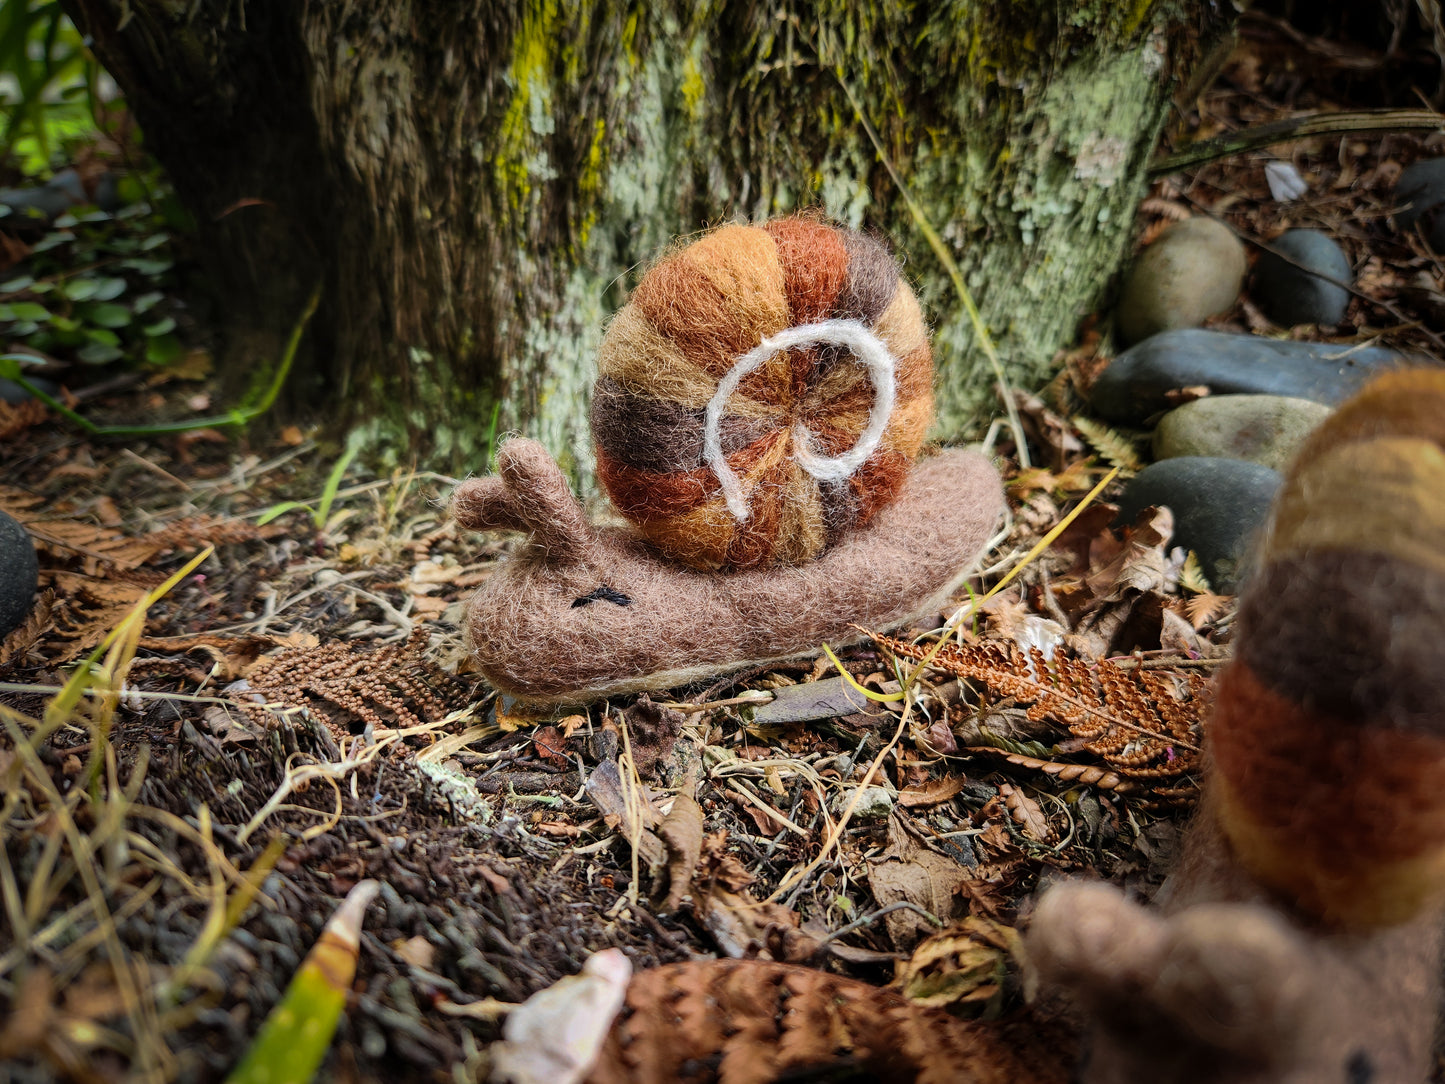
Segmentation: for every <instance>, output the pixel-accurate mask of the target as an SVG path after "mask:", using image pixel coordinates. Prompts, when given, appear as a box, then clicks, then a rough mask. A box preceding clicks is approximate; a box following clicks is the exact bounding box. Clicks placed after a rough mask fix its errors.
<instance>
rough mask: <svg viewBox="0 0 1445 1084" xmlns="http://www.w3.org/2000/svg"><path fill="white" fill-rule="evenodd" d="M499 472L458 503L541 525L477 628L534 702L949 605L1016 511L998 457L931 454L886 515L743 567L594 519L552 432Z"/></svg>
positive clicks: (513, 452) (472, 620) (494, 673)
mask: <svg viewBox="0 0 1445 1084" xmlns="http://www.w3.org/2000/svg"><path fill="white" fill-rule="evenodd" d="M498 461H499V469H498V473H497V474H495V475H493V476H491V477H487V478H476V479H472V480H470V481H467V482H464V483H462V485H461V486H459V487H458V488H457V490H456V492H455V494H454V496H453V498H452V515H453V516H454V517H455V519H456V520H457V522H458V523H459V524H461V525H462V526H464V527H469V528H472V529H475V530H487V529H496V528H505V529H511V530H520V531H524V532H526V533H527V536H528V538H527V543H526V544H525V545H524V546H523V547H521V548H520V549H519V550H518V551H517V552H515V553H514V554H513V555H512V556H511V557H510V558H509V559H508V560H507V561H505V562H503V563H502V564H501V565H500V566H499V567H498V568H497V569H496V571H494V572H493V573H492V575H491V576H490V577H489V578H488V580H487V582H486V583H485V584H484V585H483V586H482V588H481V589H480V590H479V591H478V592H477V594H476V595H475V596H474V597H473V599H472V601H471V604H470V605H469V607H468V613H467V635H468V640H469V642H470V644H471V648H472V652H473V654H474V656H475V658H476V659H477V662H478V665H479V667H480V669H481V671H482V673H483V675H484V676H485V677H486V678H487V680H488V681H489V682H491V683H492V685H493V686H495V687H496V688H498V689H500V690H501V691H503V692H505V693H507V694H509V695H511V696H513V697H515V698H517V699H518V700H521V701H523V702H525V703H528V704H533V705H539V706H542V705H557V704H572V703H581V702H586V701H588V700H593V699H597V698H599V697H603V696H610V695H614V694H619V693H626V692H636V691H639V690H643V689H652V690H657V689H667V688H672V687H673V686H676V685H679V684H681V683H683V682H685V681H690V680H695V679H699V678H703V677H707V676H711V675H716V674H718V673H720V672H726V671H727V670H730V669H737V668H739V667H743V666H747V665H750V664H761V663H766V662H776V661H780V660H782V659H787V658H796V657H799V656H801V655H807V654H812V653H815V652H816V651H817V650H818V645H819V644H820V643H823V642H827V643H831V644H843V643H849V642H853V641H855V640H857V639H859V638H860V637H861V635H862V634H861V633H860V632H859V631H858V629H857V628H855V627H854V625H855V624H856V625H863V626H865V627H872V628H875V629H883V628H894V627H897V626H898V625H900V624H902V623H903V622H905V621H907V620H909V619H911V618H913V617H916V616H919V615H921V614H924V613H928V612H930V611H931V612H933V613H936V612H938V611H937V608H938V607H940V606H942V605H944V604H945V602H946V600H947V598H948V596H949V595H950V594H951V593H952V592H953V591H954V590H955V589H956V588H957V587H958V586H959V584H960V583H961V581H962V580H963V578H964V576H965V575H966V574H967V573H968V572H969V571H970V569H971V563H972V561H973V559H974V558H975V557H976V555H977V554H978V552H979V551H980V550H981V549H982V548H983V546H984V544H985V543H986V542H987V540H988V537H989V535H990V534H992V532H993V530H994V528H995V526H996V525H997V523H998V521H999V518H1000V517H1001V515H1002V514H1003V508H1004V502H1003V488H1002V486H1001V484H1000V482H999V478H998V474H997V472H996V471H995V470H994V468H993V464H992V463H990V462H989V460H988V459H986V458H985V457H983V456H981V455H978V454H976V453H973V452H966V451H953V452H944V453H941V454H939V455H936V456H932V457H930V458H928V459H926V460H924V461H922V462H920V463H919V464H918V465H917V466H916V467H915V469H914V470H913V472H912V473H911V474H910V476H909V478H908V479H907V482H906V483H905V485H904V487H903V491H902V492H901V493H900V494H899V496H898V499H897V500H896V501H894V502H893V503H892V504H891V505H889V506H888V507H887V508H885V509H884V510H883V511H882V512H881V513H880V514H879V516H878V520H877V522H876V523H875V525H874V527H873V528H871V529H865V530H861V531H855V532H853V533H852V534H850V535H849V536H848V537H847V538H845V539H843V540H842V541H841V542H839V544H838V545H836V546H834V547H832V548H830V549H829V550H828V551H827V552H826V553H824V554H823V555H822V556H820V557H819V558H817V559H816V560H814V561H811V562H808V563H807V564H804V565H798V566H794V567H787V568H766V569H751V570H745V571H738V572H721V571H705V570H698V569H692V568H688V567H686V566H684V565H680V564H678V563H676V562H672V561H667V560H663V559H661V558H659V556H658V554H657V552H656V550H655V549H653V547H652V546H651V545H650V544H649V543H648V542H647V541H646V540H645V539H643V538H642V537H640V536H639V535H638V534H636V533H635V532H632V531H628V530H624V529H621V528H605V527H604V528H598V527H594V526H593V525H592V524H590V523H589V522H588V521H587V518H586V516H585V514H584V513H583V511H582V506H581V504H580V503H578V501H577V499H576V498H575V497H574V496H573V495H572V492H571V490H570V489H569V488H568V486H567V480H566V478H564V477H563V475H562V472H561V470H560V469H559V468H558V467H557V465H556V463H554V462H553V460H552V458H551V456H550V455H548V454H547V451H546V449H544V448H543V447H542V446H541V445H540V444H538V443H536V442H535V441H530V440H522V439H513V440H509V441H507V442H506V443H505V444H503V445H502V449H501V452H500V454H499V456H498Z"/></svg>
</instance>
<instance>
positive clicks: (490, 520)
mask: <svg viewBox="0 0 1445 1084" xmlns="http://www.w3.org/2000/svg"><path fill="white" fill-rule="evenodd" d="M598 370H599V377H598V380H597V385H596V389H595V392H594V396H593V403H592V413H591V422H592V435H593V438H594V441H595V444H596V449H597V476H598V479H599V480H600V481H601V483H602V486H603V488H604V489H605V490H606V491H607V493H608V495H609V496H610V497H611V499H612V503H613V504H614V506H615V507H616V508H617V510H618V511H619V512H621V513H622V515H623V516H624V517H625V518H626V519H628V520H629V521H630V523H631V526H632V529H631V530H627V529H605V528H604V529H597V528H594V527H593V526H592V525H591V524H589V523H588V522H587V519H586V516H585V515H584V513H583V511H582V507H581V505H580V504H579V503H578V502H577V500H576V498H575V497H574V496H573V495H572V492H571V490H570V489H569V488H568V485H567V482H566V479H565V478H564V477H563V476H562V473H561V471H560V470H558V468H557V465H556V464H555V463H554V462H553V461H552V459H551V457H550V456H549V455H548V454H547V452H546V451H545V449H543V448H542V446H541V445H539V444H537V443H535V442H533V441H528V440H521V439H514V440H510V441H507V442H506V443H504V444H503V445H502V448H501V450H500V453H499V456H498V460H499V470H498V473H497V474H496V475H494V476H492V477H489V478H479V479H473V480H470V481H467V482H464V483H463V484H462V485H461V486H459V487H458V488H457V490H456V492H455V494H454V496H453V500H452V509H453V514H454V516H455V517H456V519H457V521H458V522H459V523H460V524H462V525H463V526H466V527H472V528H475V529H490V528H510V529H513V530H520V531H524V532H526V533H527V535H528V541H527V544H526V545H524V546H523V547H521V548H520V549H519V550H518V551H517V552H516V553H515V554H514V555H513V556H512V557H511V559H510V560H508V561H506V562H504V563H503V564H502V566H501V567H500V568H498V569H497V571H496V572H494V573H493V574H492V576H491V578H490V579H489V580H488V581H487V583H486V584H485V585H484V586H483V587H482V589H481V590H480V591H479V592H478V593H477V595H476V596H475V597H474V598H473V600H472V602H471V605H470V608H469V614H468V636H469V640H470V642H471V646H472V649H473V654H474V656H475V657H476V659H477V662H478V664H479V667H480V669H481V671H482V673H483V675H484V676H486V677H487V679H488V680H489V681H491V682H492V684H493V685H495V686H496V687H497V688H498V689H500V690H502V691H503V692H506V693H509V694H511V695H512V696H514V697H516V698H518V699H519V700H521V701H524V702H526V703H528V704H531V705H535V706H543V705H557V704H573V703H580V702H585V701H587V700H590V699H594V698H597V697H601V696H607V695H611V694H614V693H624V692H630V691H637V690H642V689H654V690H655V689H665V688H670V687H672V686H675V685H678V684H681V683H682V682H684V681H688V680H693V679H697V678H702V677H705V676H713V675H716V674H718V673H723V672H726V671H728V670H730V669H737V668H740V667H743V666H747V665H750V664H757V663H764V662H773V661H779V660H782V659H787V658H797V657H801V656H804V655H810V654H813V653H814V652H816V651H817V650H818V645H819V644H821V643H824V642H828V643H832V644H842V643H848V642H851V641H854V640H857V639H858V638H859V637H860V635H861V634H860V633H859V631H858V629H857V628H855V626H859V625H861V626H865V627H871V628H873V629H875V630H882V629H888V628H896V627H898V626H899V625H900V624H902V623H904V622H905V621H907V620H910V619H912V618H914V617H919V616H922V615H924V614H928V613H930V612H931V613H934V614H936V613H937V612H938V608H939V607H941V606H942V605H944V604H945V602H946V600H947V598H948V596H949V595H950V594H951V592H952V591H953V590H955V589H956V588H957V587H958V586H959V584H960V583H962V581H963V579H964V577H965V576H966V575H967V573H968V572H969V570H970V569H971V567H972V564H973V561H974V559H975V558H976V557H977V556H978V554H979V551H980V550H981V549H982V548H983V547H984V545H985V544H986V542H987V540H988V538H989V536H990V535H991V534H992V533H993V530H994V528H995V527H996V526H997V524H998V521H999V519H1000V517H1001V516H1002V514H1003V511H1004V501H1003V489H1002V484H1001V483H1000V480H999V477H998V472H997V471H996V470H995V469H994V467H993V465H992V464H991V463H990V462H989V461H988V460H987V459H986V458H984V457H983V456H981V455H977V454H975V453H970V452H963V451H947V452H942V453H940V454H938V455H935V456H931V457H929V458H927V459H926V460H923V461H920V462H919V463H917V464H915V462H914V460H915V458H916V457H917V455H918V453H919V449H920V447H921V446H922V443H923V439H924V434H925V433H926V431H927V429H928V426H929V425H930V423H931V421H932V418H933V387H932V377H933V360H932V353H931V348H930V346H929V342H928V329H927V327H926V325H925V324H924V321H923V316H922V313H921V312H920V310H919V307H918V301H917V299H916V298H915V297H914V295H913V292H912V290H910V289H909V287H908V284H907V283H906V282H904V281H903V279H902V277H901V276H900V274H899V272H898V266H897V264H896V263H895V262H894V259H893V257H892V256H891V255H890V254H889V253H888V251H887V249H885V248H884V247H883V245H882V244H880V243H879V242H878V241H876V240H874V239H872V238H870V237H868V236H866V235H864V234H862V233H859V232H857V231H854V230H848V229H844V228H842V227H839V226H835V225H832V224H830V223H827V222H825V221H823V220H822V219H819V218H814V217H797V218H788V219H780V220H777V221H773V222H767V223H764V224H762V225H758V226H725V227H722V228H720V229H717V230H713V231H711V232H710V233H707V234H705V235H704V236H703V237H702V238H701V239H700V240H698V241H695V242H693V243H692V244H691V245H688V246H687V247H685V248H681V249H679V250H677V251H675V252H674V253H673V254H671V255H670V256H667V257H665V258H664V259H662V260H660V261H659V262H658V263H657V264H656V265H655V266H653V267H652V268H651V269H650V270H649V271H648V272H647V273H646V274H645V275H644V276H643V277H642V279H641V281H640V282H639V283H638V285H637V288H636V289H635V290H634V291H633V294H632V298H631V300H630V301H629V303H628V304H627V305H626V306H624V307H623V309H622V310H621V311H620V312H619V313H618V314H617V316H616V317H615V318H614V320H613V321H612V323H611V325H610V326H609V328H608V330H607V333H606V335H605V337H604V339H603V342H602V345H601V348H600V351H599V357H598Z"/></svg>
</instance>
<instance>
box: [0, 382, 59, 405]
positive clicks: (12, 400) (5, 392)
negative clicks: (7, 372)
mask: <svg viewBox="0 0 1445 1084" xmlns="http://www.w3.org/2000/svg"><path fill="white" fill-rule="evenodd" d="M25 379H26V380H28V381H30V383H32V384H34V385H35V386H36V387H37V388H39V389H40V390H41V391H43V392H44V393H45V394H46V395H59V394H60V385H59V384H57V383H56V382H55V381H53V380H46V379H45V378H44V377H43V376H27V377H26V378H25ZM33 398H35V396H33V395H31V394H30V393H29V392H28V391H26V390H25V389H24V388H22V387H21V386H20V385H19V384H17V383H15V381H13V380H5V379H4V378H0V400H4V401H5V402H7V403H9V404H10V405H11V406H15V405H16V404H18V403H23V402H26V401H27V400H29V399H33Z"/></svg>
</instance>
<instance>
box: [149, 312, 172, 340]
mask: <svg viewBox="0 0 1445 1084" xmlns="http://www.w3.org/2000/svg"><path fill="white" fill-rule="evenodd" d="M175 329H176V322H175V320H173V319H172V318H171V317H169V316H162V317H161V318H160V319H159V320H157V321H156V322H155V323H153V324H146V326H145V327H143V328H141V330H142V331H144V332H145V333H146V334H147V335H150V336H152V337H154V336H156V335H169V334H170V333H171V332H172V331H174V330H175Z"/></svg>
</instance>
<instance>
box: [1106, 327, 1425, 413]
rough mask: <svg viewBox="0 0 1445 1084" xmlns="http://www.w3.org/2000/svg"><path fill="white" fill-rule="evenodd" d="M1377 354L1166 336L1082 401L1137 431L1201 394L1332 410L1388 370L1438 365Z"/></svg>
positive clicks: (1202, 335) (1195, 333)
mask: <svg viewBox="0 0 1445 1084" xmlns="http://www.w3.org/2000/svg"><path fill="white" fill-rule="evenodd" d="M1438 364H1439V363H1438V362H1435V361H1433V360H1431V359H1429V358H1424V357H1416V356H1407V355H1403V354H1397V353H1396V352H1395V351H1393V350H1386V349H1384V348H1383V347H1378V346H1371V347H1355V346H1346V345H1341V344H1339V343H1302V342H1284V341H1281V340H1278V339H1265V338H1261V337H1260V336H1257V335H1231V334H1228V333H1226V332H1221V331H1205V330H1203V329H1202V328H1184V329H1181V330H1179V331H1165V332H1162V333H1160V334H1158V335H1155V336H1152V337H1151V338H1148V339H1145V340H1144V341H1143V342H1142V343H1140V344H1139V345H1138V346H1133V347H1130V348H1129V349H1128V350H1125V351H1124V352H1123V353H1122V354H1120V355H1119V356H1118V357H1116V358H1115V359H1114V360H1113V361H1112V362H1110V363H1109V367H1108V368H1107V369H1105V370H1104V372H1103V374H1102V375H1100V377H1099V379H1098V380H1097V381H1095V382H1094V387H1093V389H1092V390H1091V391H1090V393H1089V399H1090V402H1091V403H1092V404H1093V406H1094V409H1095V411H1097V412H1098V413H1099V414H1100V415H1101V416H1103V417H1105V418H1107V419H1108V420H1110V421H1113V422H1123V423H1126V424H1133V425H1139V424H1142V423H1144V422H1145V421H1147V420H1148V419H1149V418H1152V417H1153V416H1154V415H1156V414H1159V413H1161V412H1162V411H1165V410H1170V409H1172V408H1174V407H1176V406H1179V405H1181V404H1180V403H1179V401H1178V399H1177V397H1176V396H1174V395H1172V394H1171V393H1173V392H1177V391H1178V390H1179V389H1181V388H1195V387H1205V388H1208V389H1209V391H1210V393H1211V394H1213V395H1287V396H1290V397H1291V398H1294V399H1312V400H1314V401H1315V402H1316V403H1324V404H1326V405H1327V406H1338V405H1339V404H1340V403H1342V402H1344V400H1346V399H1348V398H1349V397H1350V396H1351V395H1353V394H1354V393H1355V392H1357V391H1359V390H1360V388H1361V387H1363V386H1364V385H1365V384H1366V383H1368V382H1369V381H1370V379H1371V378H1372V377H1374V376H1376V375H1378V374H1380V373H1382V372H1385V371H1386V370H1387V369H1395V368H1400V367H1402V366H1408V365H1438Z"/></svg>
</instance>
